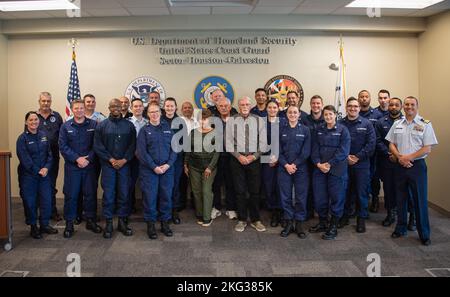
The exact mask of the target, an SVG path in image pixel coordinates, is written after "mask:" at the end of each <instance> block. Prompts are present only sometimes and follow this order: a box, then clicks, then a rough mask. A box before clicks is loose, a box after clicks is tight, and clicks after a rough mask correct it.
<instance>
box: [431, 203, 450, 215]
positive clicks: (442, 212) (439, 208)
mask: <svg viewBox="0 0 450 297" xmlns="http://www.w3.org/2000/svg"><path fill="white" fill-rule="evenodd" d="M428 206H429V207H430V208H432V209H433V210H435V211H437V212H438V213H440V214H442V215H444V216H446V217H448V218H450V211H448V210H446V209H444V208H442V207H440V206H438V205H436V204H434V203H433V202H430V201H428Z"/></svg>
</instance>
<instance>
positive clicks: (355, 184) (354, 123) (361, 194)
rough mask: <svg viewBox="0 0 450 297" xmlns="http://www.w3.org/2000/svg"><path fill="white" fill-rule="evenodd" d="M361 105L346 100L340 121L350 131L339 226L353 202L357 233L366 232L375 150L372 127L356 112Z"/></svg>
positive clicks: (344, 220)
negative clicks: (346, 178)
mask: <svg viewBox="0 0 450 297" xmlns="http://www.w3.org/2000/svg"><path fill="white" fill-rule="evenodd" d="M359 111H360V104H359V102H358V100H357V99H356V98H354V97H351V98H349V99H348V100H347V116H346V117H345V118H344V119H342V121H341V123H342V124H343V125H344V126H346V127H347V129H348V130H349V132H350V137H351V145H350V154H349V156H348V164H349V169H348V173H349V174H348V175H349V177H348V178H349V179H348V181H349V183H348V190H347V200H346V203H345V212H344V216H343V217H342V219H341V221H340V223H339V225H340V226H339V227H341V228H342V227H344V226H345V225H348V224H349V217H350V216H351V214H352V213H353V209H352V205H355V211H356V215H357V221H356V232H358V233H364V232H366V225H365V220H366V219H367V217H368V215H369V214H368V204H369V194H368V190H369V182H370V157H371V156H372V155H373V153H374V151H375V144H376V135H375V129H374V128H373V125H372V123H370V122H369V120H367V119H365V118H363V117H361V116H360V115H359Z"/></svg>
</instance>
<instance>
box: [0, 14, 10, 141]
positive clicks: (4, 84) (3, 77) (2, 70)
mask: <svg viewBox="0 0 450 297" xmlns="http://www.w3.org/2000/svg"><path fill="white" fill-rule="evenodd" d="M1 32H2V23H1V22H0V106H2V108H4V110H7V108H8V90H7V88H8V39H7V38H6V36H4V35H3V34H1ZM0 135H1V137H0V150H8V149H10V148H9V143H8V113H6V112H3V113H2V116H1V117H0Z"/></svg>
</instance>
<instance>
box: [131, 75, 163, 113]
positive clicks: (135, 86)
mask: <svg viewBox="0 0 450 297" xmlns="http://www.w3.org/2000/svg"><path fill="white" fill-rule="evenodd" d="M153 91H156V92H158V93H159V95H160V97H161V100H160V102H159V105H160V106H161V107H162V106H163V103H164V99H165V98H166V91H165V90H164V87H163V86H162V84H161V83H160V82H159V81H157V80H156V79H154V78H152V77H150V76H141V77H138V78H136V79H134V80H133V81H132V82H131V83H130V84H129V85H128V87H127V89H126V90H125V95H124V96H126V97H128V98H129V99H130V101H131V100H133V99H136V98H140V99H141V100H142V101H143V102H144V106H147V104H148V95H149V94H150V92H153Z"/></svg>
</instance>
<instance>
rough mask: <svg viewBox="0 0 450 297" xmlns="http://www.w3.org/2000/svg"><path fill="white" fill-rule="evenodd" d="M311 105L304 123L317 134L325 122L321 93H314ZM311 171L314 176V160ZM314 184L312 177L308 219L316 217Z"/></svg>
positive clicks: (307, 204)
mask: <svg viewBox="0 0 450 297" xmlns="http://www.w3.org/2000/svg"><path fill="white" fill-rule="evenodd" d="M309 105H310V107H311V113H310V114H309V115H307V116H306V119H304V123H305V125H306V126H308V127H309V128H310V129H311V135H315V133H316V130H317V128H318V127H319V126H320V125H322V124H324V123H325V120H324V118H323V115H322V109H323V99H322V97H321V96H319V95H314V96H312V97H311V100H310V101H309ZM308 167H309V173H310V176H311V177H312V174H313V170H314V167H315V165H314V164H313V163H312V162H309V165H308ZM313 192H314V191H313V185H312V178H311V179H310V186H309V190H308V200H307V203H306V209H307V211H308V216H307V220H308V219H312V218H314V193H313Z"/></svg>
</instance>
